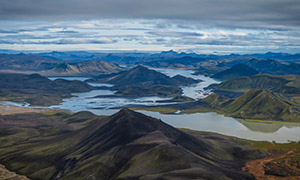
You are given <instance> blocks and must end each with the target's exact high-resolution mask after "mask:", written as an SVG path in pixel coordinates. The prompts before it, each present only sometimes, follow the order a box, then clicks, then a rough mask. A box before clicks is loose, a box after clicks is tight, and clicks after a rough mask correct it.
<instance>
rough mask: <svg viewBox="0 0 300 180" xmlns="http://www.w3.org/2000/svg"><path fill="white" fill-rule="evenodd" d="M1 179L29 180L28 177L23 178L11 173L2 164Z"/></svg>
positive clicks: (0, 169)
mask: <svg viewBox="0 0 300 180" xmlns="http://www.w3.org/2000/svg"><path fill="white" fill-rule="evenodd" d="M0 179H1V180H29V179H28V178H27V177H26V176H22V175H19V174H16V173H14V172H11V171H9V170H8V169H6V168H5V167H4V166H3V165H1V164H0Z"/></svg>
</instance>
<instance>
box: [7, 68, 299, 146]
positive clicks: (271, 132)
mask: <svg viewBox="0 0 300 180" xmlns="http://www.w3.org/2000/svg"><path fill="white" fill-rule="evenodd" d="M155 70H157V71H160V72H162V73H165V74H166V75H169V76H175V75H177V74H180V75H183V76H186V77H192V78H194V79H202V80H203V82H201V83H198V84H196V85H194V86H190V87H183V92H184V95H186V96H189V97H192V98H203V97H205V96H207V95H208V94H209V93H210V91H204V90H203V88H204V87H207V86H208V85H210V84H211V83H217V81H215V80H213V79H211V78H209V77H205V76H195V75H192V74H191V73H192V71H188V70H173V69H155ZM58 78H62V79H68V80H81V81H84V80H86V79H88V78H87V77H55V78H49V79H52V80H53V79H58ZM90 84H91V85H93V86H112V85H109V84H98V83H90ZM114 93H115V92H113V91H109V90H94V91H90V92H86V93H76V94H73V95H74V97H72V98H68V99H64V102H63V103H61V104H60V105H56V106H51V107H52V108H61V109H68V110H70V111H72V112H78V111H85V110H87V111H91V112H93V113H94V114H97V115H111V114H114V113H116V112H118V111H119V110H118V109H111V108H116V107H122V106H128V105H161V104H167V103H161V102H159V101H160V100H169V99H170V98H160V97H143V98H133V99H126V98H94V97H95V96H98V95H111V94H114ZM3 103H8V104H9V105H16V106H28V103H27V104H26V103H25V104H24V103H13V102H3ZM140 112H142V113H144V114H146V115H149V116H152V117H156V118H159V119H162V120H163V121H164V122H166V123H168V124H170V125H172V126H175V127H178V128H189V129H194V130H199V131H208V132H216V133H220V134H224V135H229V136H235V137H239V138H245V139H251V140H266V141H276V142H287V141H288V140H291V141H298V140H299V137H300V123H259V122H248V121H244V120H240V119H234V118H231V117H224V116H223V115H219V114H216V113H196V114H171V115H164V114H160V113H157V112H149V111H140Z"/></svg>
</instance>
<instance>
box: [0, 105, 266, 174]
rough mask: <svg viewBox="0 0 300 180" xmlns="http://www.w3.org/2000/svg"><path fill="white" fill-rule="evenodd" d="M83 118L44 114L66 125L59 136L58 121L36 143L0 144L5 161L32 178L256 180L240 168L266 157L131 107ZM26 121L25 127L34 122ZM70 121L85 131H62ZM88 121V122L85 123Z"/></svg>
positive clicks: (5, 120) (10, 121)
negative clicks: (190, 131)
mask: <svg viewBox="0 0 300 180" xmlns="http://www.w3.org/2000/svg"><path fill="white" fill-rule="evenodd" d="M35 116H36V117H40V116H41V115H40V116H39V115H38V114H36V115H35ZM27 117H30V114H29V115H27ZM83 117H85V116H84V113H83V114H82V113H77V114H74V115H67V114H62V113H60V114H54V115H42V116H41V117H40V118H43V119H44V121H45V122H49V121H50V122H51V119H60V122H63V123H60V124H61V125H60V126H61V128H60V129H61V131H60V134H58V135H53V133H51V131H53V130H54V129H57V127H58V125H59V123H58V122H56V123H52V124H51V123H48V124H46V123H44V126H46V127H47V126H48V127H49V126H50V127H51V126H54V127H56V128H54V127H53V128H50V127H49V128H46V130H45V131H46V132H47V133H46V132H45V131H44V134H41V135H40V136H39V138H38V141H36V140H34V138H33V139H32V140H31V139H30V138H28V139H27V140H23V141H22V140H20V139H18V140H19V141H15V142H11V143H13V145H12V146H6V147H3V146H1V145H0V150H1V151H0V161H1V163H3V164H4V165H6V167H8V168H9V169H10V170H14V171H16V172H17V173H20V174H24V175H26V176H27V177H29V178H32V179H45V180H47V179H62V180H64V179H74V180H75V179H101V180H109V179H111V180H112V179H153V180H154V179H174V178H178V177H180V178H181V179H206V178H211V179H220V180H221V179H254V177H253V176H252V175H250V174H247V173H245V172H243V171H242V170H241V167H242V166H243V165H244V163H245V162H246V161H248V160H252V159H256V158H259V157H263V156H264V153H261V152H260V151H258V150H256V149H253V148H250V147H249V146H245V145H243V143H241V142H234V141H231V140H229V139H226V138H222V137H221V136H217V135H213V134H199V133H198V134H197V135H196V136H194V135H191V134H189V133H187V132H183V131H181V130H178V129H176V128H174V127H172V126H170V125H167V124H165V123H163V122H162V121H161V120H158V119H155V118H151V117H149V116H145V115H143V114H140V113H137V112H134V111H131V110H128V109H122V110H121V111H119V112H118V113H116V114H114V115H112V116H109V117H98V116H95V115H92V114H88V118H87V119H83ZM18 118H20V117H19V116H18V115H14V116H4V117H2V121H0V123H2V125H5V126H8V125H9V124H10V126H11V128H12V129H14V128H17V127H14V126H13V122H14V119H18ZM40 118H37V120H38V119H40ZM22 119H23V123H25V122H31V121H33V120H34V118H25V117H23V118H22ZM30 119H31V120H30ZM72 119H76V121H77V122H79V123H81V125H83V126H84V127H82V128H80V129H78V130H70V129H69V130H68V131H65V133H63V132H64V131H63V130H64V129H65V128H64V127H71V124H72V122H73V120H72ZM52 121H53V120H52ZM85 121H89V123H88V124H87V125H84V124H86V123H84V122H85ZM38 122H39V121H37V122H35V123H38ZM73 123H74V122H73ZM27 124H28V123H27ZM63 124H65V125H64V126H62V125H63ZM25 125H26V123H25ZM37 126H41V125H40V124H36V125H35V124H34V123H33V122H32V123H31V126H29V127H27V128H26V127H25V126H23V130H24V129H25V131H31V132H34V130H35V127H37ZM30 129H31V130H30ZM18 131H22V129H19V130H18ZM18 131H15V132H18ZM47 134H49V135H52V136H48V135H47ZM10 135H14V136H16V137H18V136H19V135H18V134H9V133H8V134H5V135H2V139H3V138H4V139H5V137H7V138H9V137H10ZM28 135H29V136H34V135H33V134H30V133H29V134H28ZM23 137H24V136H23ZM24 138H25V137H24ZM0 140H1V138H0ZM11 152H14V153H13V154H12V153H11Z"/></svg>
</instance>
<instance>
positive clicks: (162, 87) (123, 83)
mask: <svg viewBox="0 0 300 180" xmlns="http://www.w3.org/2000/svg"><path fill="white" fill-rule="evenodd" d="M200 81H201V80H195V79H192V78H187V77H184V76H181V75H176V76H174V77H169V76H167V75H165V74H163V73H160V72H157V71H155V70H151V69H148V68H146V67H144V66H136V67H134V68H132V69H130V70H127V71H123V72H119V73H113V74H107V75H99V76H95V77H93V79H89V80H87V81H86V82H96V83H108V84H113V85H114V87H112V88H111V90H114V91H116V94H115V95H116V96H125V97H141V96H161V97H166V96H172V97H175V96H180V95H181V94H182V89H181V88H180V86H186V85H190V84H194V83H198V82H200ZM97 97H100V96H97Z"/></svg>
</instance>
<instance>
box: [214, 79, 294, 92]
mask: <svg viewBox="0 0 300 180" xmlns="http://www.w3.org/2000/svg"><path fill="white" fill-rule="evenodd" d="M209 88H212V89H215V90H217V92H218V91H233V92H236V91H240V92H245V91H247V90H249V89H253V88H258V89H264V90H268V91H272V92H277V93H281V94H290V95H299V94H300V76H296V75H285V76H273V75H267V74H263V75H256V76H251V77H240V78H237V79H233V80H229V81H225V82H222V83H220V84H213V85H211V86H209Z"/></svg>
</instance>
